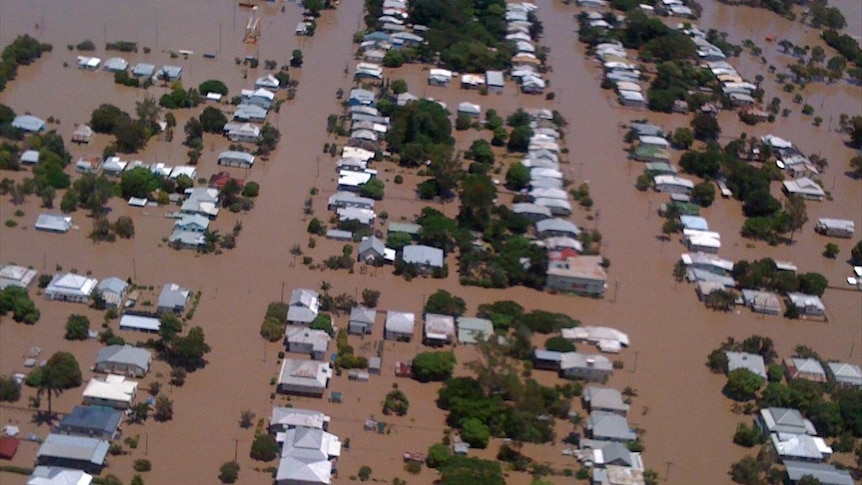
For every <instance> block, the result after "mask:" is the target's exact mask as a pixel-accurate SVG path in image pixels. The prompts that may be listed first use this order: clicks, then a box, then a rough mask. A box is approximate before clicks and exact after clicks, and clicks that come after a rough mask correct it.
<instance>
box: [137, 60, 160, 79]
mask: <svg viewBox="0 0 862 485" xmlns="http://www.w3.org/2000/svg"><path fill="white" fill-rule="evenodd" d="M154 72H156V66H154V65H152V64H147V63H143V62H142V63H140V64H137V65H135V67H133V68H132V75H133V76H140V77H150V76H152V75H153V73H154Z"/></svg>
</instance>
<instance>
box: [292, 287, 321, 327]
mask: <svg viewBox="0 0 862 485" xmlns="http://www.w3.org/2000/svg"><path fill="white" fill-rule="evenodd" d="M288 305H289V307H288V309H287V323H290V324H293V325H308V324H310V323H311V322H313V321H314V319H315V318H317V315H318V313H320V294H318V293H317V292H316V291H314V290H309V289H304V288H299V289H296V290H293V292H292V293H291V294H290V302H289V303H288Z"/></svg>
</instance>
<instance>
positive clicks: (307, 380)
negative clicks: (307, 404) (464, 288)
mask: <svg viewBox="0 0 862 485" xmlns="http://www.w3.org/2000/svg"><path fill="white" fill-rule="evenodd" d="M331 378H332V368H331V367H330V366H329V363H328V362H322V361H317V360H302V359H284V361H283V362H282V364H281V372H280V373H279V377H278V390H279V392H282V393H285V394H295V395H299V396H310V397H323V393H324V392H325V391H326V387H327V386H328V385H329V379H331Z"/></svg>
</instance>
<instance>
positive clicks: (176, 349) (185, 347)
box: [170, 327, 212, 370]
mask: <svg viewBox="0 0 862 485" xmlns="http://www.w3.org/2000/svg"><path fill="white" fill-rule="evenodd" d="M210 350H212V349H211V348H210V346H209V345H207V343H206V342H205V340H204V331H203V329H202V328H201V327H193V328H192V329H191V330H189V333H188V335H186V336H185V337H178V338H174V340H173V342H172V343H171V348H170V357H171V358H170V360H171V362H172V363H173V364H174V365H178V366H181V367H184V368H185V369H187V370H194V369H197V368H198V367H200V366H201V365H202V364H203V357H204V355H205V354H207V353H209V352H210Z"/></svg>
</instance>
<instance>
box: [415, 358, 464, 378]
mask: <svg viewBox="0 0 862 485" xmlns="http://www.w3.org/2000/svg"><path fill="white" fill-rule="evenodd" d="M454 369H455V354H453V353H452V352H420V353H419V354H418V355H416V357H415V358H414V359H413V367H412V371H413V378H414V379H416V380H417V381H419V382H430V381H445V380H446V379H448V378H449V377H451V376H452V371H453V370H454Z"/></svg>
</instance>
